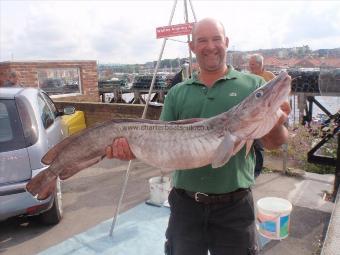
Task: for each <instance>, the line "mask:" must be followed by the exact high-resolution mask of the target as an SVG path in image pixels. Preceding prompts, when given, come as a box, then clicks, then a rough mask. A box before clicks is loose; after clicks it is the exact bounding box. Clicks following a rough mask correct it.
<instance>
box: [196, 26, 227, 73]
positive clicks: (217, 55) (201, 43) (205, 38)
mask: <svg viewBox="0 0 340 255" xmlns="http://www.w3.org/2000/svg"><path fill="white" fill-rule="evenodd" d="M227 46H228V39H227V38H226V37H225V35H224V32H223V28H222V26H221V25H219V24H216V23H213V22H207V23H201V24H199V25H198V26H197V27H196V28H195V31H194V36H193V41H192V42H191V43H190V48H191V50H192V51H193V52H194V53H195V54H196V59H197V62H198V64H199V66H200V68H201V70H204V71H208V72H209V71H210V72H213V71H217V70H221V69H224V67H225V64H226V49H227Z"/></svg>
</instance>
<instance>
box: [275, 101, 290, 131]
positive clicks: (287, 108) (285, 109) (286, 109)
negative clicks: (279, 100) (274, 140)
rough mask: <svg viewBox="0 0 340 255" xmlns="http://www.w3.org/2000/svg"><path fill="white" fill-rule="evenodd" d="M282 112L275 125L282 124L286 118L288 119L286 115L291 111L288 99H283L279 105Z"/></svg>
mask: <svg viewBox="0 0 340 255" xmlns="http://www.w3.org/2000/svg"><path fill="white" fill-rule="evenodd" d="M280 108H281V110H282V112H283V114H282V115H281V117H280V119H279V120H278V122H277V124H276V126H280V125H283V124H284V123H285V122H286V121H287V119H288V115H289V114H290V112H291V111H292V108H291V107H290V104H289V102H288V101H285V102H284V103H283V104H282V105H281V106H280Z"/></svg>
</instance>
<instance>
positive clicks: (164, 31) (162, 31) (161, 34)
mask: <svg viewBox="0 0 340 255" xmlns="http://www.w3.org/2000/svg"><path fill="white" fill-rule="evenodd" d="M193 25H194V22H192V23H185V24H177V25H172V26H166V27H157V28H156V35H157V39H159V38H166V37H173V36H180V35H189V34H191V30H192V27H193Z"/></svg>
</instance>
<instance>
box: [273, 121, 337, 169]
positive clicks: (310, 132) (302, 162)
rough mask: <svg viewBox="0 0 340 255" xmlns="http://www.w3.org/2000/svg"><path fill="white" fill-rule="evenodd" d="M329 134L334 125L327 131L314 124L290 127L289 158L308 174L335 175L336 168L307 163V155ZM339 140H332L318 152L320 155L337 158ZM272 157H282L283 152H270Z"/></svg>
mask: <svg viewBox="0 0 340 255" xmlns="http://www.w3.org/2000/svg"><path fill="white" fill-rule="evenodd" d="M328 132H333V129H332V124H331V125H330V127H329V128H327V130H325V129H323V130H322V129H321V126H320V124H317V123H313V124H311V125H310V126H302V125H295V126H292V127H289V134H290V136H289V140H288V158H289V159H292V160H294V161H295V162H296V163H297V165H298V166H299V167H300V168H301V169H302V170H305V171H307V172H314V173H319V174H329V173H335V167H333V166H327V165H319V164H312V163H308V162H307V153H308V151H310V150H311V149H312V148H313V147H314V146H315V145H316V144H317V143H318V142H319V141H320V140H321V139H322V137H323V136H324V135H325V134H327V133H328ZM336 152H337V139H336V138H332V139H330V140H329V141H328V142H327V143H326V144H324V145H323V146H322V147H321V148H320V149H319V150H318V151H317V154H318V155H322V156H328V157H332V158H336ZM270 155H272V156H280V157H282V155H283V153H282V150H275V151H272V152H270Z"/></svg>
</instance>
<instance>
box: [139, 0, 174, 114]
mask: <svg viewBox="0 0 340 255" xmlns="http://www.w3.org/2000/svg"><path fill="white" fill-rule="evenodd" d="M176 5H177V0H175V1H174V5H173V7H172V11H171V15H170V19H169V22H168V26H170V25H171V22H172V18H173V17H174V13H175V9H176ZM166 41H167V38H164V39H163V45H162V49H161V52H160V54H159V57H158V60H157V64H156V67H155V71H154V73H153V77H152V81H151V85H150V89H149V93H148V98H147V100H146V104H145V107H144V111H143V115H142V119H145V117H146V113H147V111H148V107H149V102H150V100H151V93H152V90H153V86H154V84H155V80H156V76H157V72H158V68H159V65H160V63H161V60H162V56H163V51H164V48H165V44H166Z"/></svg>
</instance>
